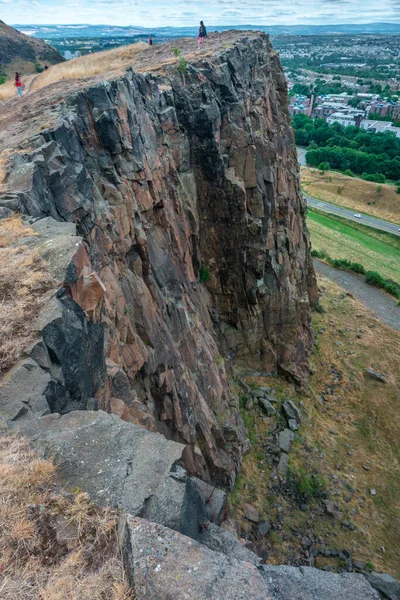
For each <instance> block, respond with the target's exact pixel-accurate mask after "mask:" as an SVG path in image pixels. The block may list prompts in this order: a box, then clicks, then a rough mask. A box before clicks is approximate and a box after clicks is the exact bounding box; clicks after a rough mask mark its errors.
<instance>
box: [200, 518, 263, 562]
mask: <svg viewBox="0 0 400 600" xmlns="http://www.w3.org/2000/svg"><path fill="white" fill-rule="evenodd" d="M197 539H198V541H199V542H200V543H201V544H204V545H205V546H207V548H210V550H214V551H215V552H222V554H226V556H229V557H230V558H236V559H237V560H244V561H246V562H249V563H251V564H253V565H259V564H260V561H261V559H260V558H259V557H258V556H257V555H256V554H254V552H252V551H251V550H249V549H248V548H246V546H244V545H243V544H242V543H241V542H240V541H239V540H238V538H237V537H235V536H234V535H233V533H231V532H230V531H227V530H226V529H222V528H221V527H218V526H217V525H215V524H214V523H209V522H208V523H204V526H203V527H202V528H201V532H200V535H199V537H198V538H197Z"/></svg>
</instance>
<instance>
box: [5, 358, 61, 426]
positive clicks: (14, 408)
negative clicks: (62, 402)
mask: <svg viewBox="0 0 400 600" xmlns="http://www.w3.org/2000/svg"><path fill="white" fill-rule="evenodd" d="M49 383H50V376H49V374H48V373H46V372H45V371H44V370H43V369H41V368H40V367H39V365H38V364H37V363H36V362H35V361H34V360H32V359H30V358H28V359H27V360H24V361H22V362H21V363H20V364H19V365H18V366H17V367H16V368H15V369H13V370H12V371H11V372H10V373H9V374H8V376H7V377H6V378H5V381H4V383H3V384H2V385H1V387H0V418H1V420H4V421H6V422H12V421H17V420H18V421H19V422H21V421H26V420H29V419H32V418H35V417H41V416H43V415H46V414H49V413H50V407H49V404H48V402H47V399H46V390H47V389H48V385H49Z"/></svg>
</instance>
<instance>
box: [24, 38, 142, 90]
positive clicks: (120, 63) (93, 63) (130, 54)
mask: <svg viewBox="0 0 400 600" xmlns="http://www.w3.org/2000/svg"><path fill="white" fill-rule="evenodd" d="M146 47H147V46H146V44H144V43H139V44H132V45H130V46H121V47H120V48H115V50H106V51H104V52H96V53H95V54H88V55H87V56H81V57H80V58H75V59H73V60H69V61H67V62H64V63H60V64H58V65H54V66H52V67H50V68H49V69H48V70H47V71H43V73H41V74H40V75H39V76H38V77H37V78H35V80H34V82H33V84H32V87H31V91H35V90H39V89H41V88H43V87H47V86H48V85H51V84H52V83H55V82H57V81H63V80H66V79H84V78H86V77H93V76H95V75H99V74H100V73H108V72H111V71H119V70H121V69H124V68H127V67H129V66H130V65H131V64H132V61H133V60H134V58H135V56H136V55H137V54H138V53H139V52H141V51H142V50H143V49H144V48H146Z"/></svg>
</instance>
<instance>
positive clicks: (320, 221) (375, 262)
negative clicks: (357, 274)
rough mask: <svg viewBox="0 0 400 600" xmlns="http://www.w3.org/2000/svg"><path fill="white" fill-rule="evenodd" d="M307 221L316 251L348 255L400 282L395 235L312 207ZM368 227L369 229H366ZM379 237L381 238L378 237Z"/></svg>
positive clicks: (335, 255) (367, 268)
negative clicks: (368, 230) (371, 228)
mask: <svg viewBox="0 0 400 600" xmlns="http://www.w3.org/2000/svg"><path fill="white" fill-rule="evenodd" d="M307 224H308V228H309V230H310V235H311V243H312V246H313V249H314V250H318V251H321V250H324V251H325V252H326V253H327V254H328V255H329V256H330V257H332V258H345V259H347V260H350V261H352V262H358V263H360V264H362V265H363V267H364V268H365V269H366V270H367V271H376V272H378V273H379V274H380V275H382V277H385V278H387V279H393V280H394V281H396V282H398V283H400V248H399V243H398V241H397V239H395V238H394V237H393V236H390V235H385V234H382V233H378V236H379V237H377V236H376V235H374V234H375V232H371V233H372V235H369V234H368V233H367V232H366V231H362V230H361V229H358V228H355V227H352V226H351V225H348V224H346V223H345V222H343V220H342V219H340V220H339V219H336V218H335V217H334V216H331V215H325V214H321V213H319V212H316V211H313V210H309V211H308V217H307ZM364 229H366V228H364ZM379 238H380V239H379Z"/></svg>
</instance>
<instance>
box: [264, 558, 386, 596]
mask: <svg viewBox="0 0 400 600" xmlns="http://www.w3.org/2000/svg"><path fill="white" fill-rule="evenodd" d="M259 571H260V573H261V575H262V576H263V578H264V581H265V583H266V587H267V590H268V594H269V596H268V599H269V600H378V599H379V596H378V594H377V592H376V591H375V590H374V589H373V588H372V587H371V586H370V584H369V583H368V581H367V580H366V579H365V577H364V576H363V575H358V574H356V573H329V572H327V571H321V570H319V569H314V568H312V567H289V566H286V565H282V566H274V565H262V566H261V567H259Z"/></svg>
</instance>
